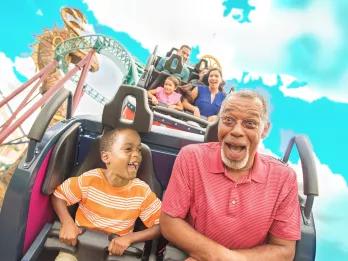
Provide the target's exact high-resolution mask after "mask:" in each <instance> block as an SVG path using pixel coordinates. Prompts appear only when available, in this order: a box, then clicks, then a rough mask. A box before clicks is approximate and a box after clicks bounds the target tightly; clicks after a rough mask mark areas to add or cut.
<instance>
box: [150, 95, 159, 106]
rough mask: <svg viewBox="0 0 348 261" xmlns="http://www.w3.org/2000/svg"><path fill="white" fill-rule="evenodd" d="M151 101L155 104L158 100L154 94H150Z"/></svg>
mask: <svg viewBox="0 0 348 261" xmlns="http://www.w3.org/2000/svg"><path fill="white" fill-rule="evenodd" d="M151 101H152V103H153V104H154V105H157V104H158V100H157V98H156V97H155V96H152V98H151Z"/></svg>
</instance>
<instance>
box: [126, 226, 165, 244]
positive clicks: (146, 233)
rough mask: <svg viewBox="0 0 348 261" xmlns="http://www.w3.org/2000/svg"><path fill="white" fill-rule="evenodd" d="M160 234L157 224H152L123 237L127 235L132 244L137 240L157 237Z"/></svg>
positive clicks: (141, 240)
mask: <svg viewBox="0 0 348 261" xmlns="http://www.w3.org/2000/svg"><path fill="white" fill-rule="evenodd" d="M160 235H161V232H160V227H159V225H158V224H157V225H154V226H153V227H150V228H146V229H144V230H141V231H137V232H132V233H129V234H127V235H125V236H124V237H128V238H129V240H130V241H131V244H133V243H137V242H144V241H147V240H152V239H155V238H157V237H159V236H160Z"/></svg>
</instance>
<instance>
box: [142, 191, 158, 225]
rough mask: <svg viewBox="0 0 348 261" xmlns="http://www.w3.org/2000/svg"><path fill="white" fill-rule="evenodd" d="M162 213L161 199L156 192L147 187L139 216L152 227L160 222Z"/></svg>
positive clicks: (145, 223)
mask: <svg viewBox="0 0 348 261" xmlns="http://www.w3.org/2000/svg"><path fill="white" fill-rule="evenodd" d="M160 214H161V201H160V200H159V199H158V198H157V196H156V194H155V193H153V192H152V191H151V189H150V188H149V187H147V189H146V192H145V197H144V201H143V203H142V205H141V209H140V216H139V217H140V219H141V221H142V222H143V223H144V225H145V226H146V227H152V226H154V225H157V224H159V217H160Z"/></svg>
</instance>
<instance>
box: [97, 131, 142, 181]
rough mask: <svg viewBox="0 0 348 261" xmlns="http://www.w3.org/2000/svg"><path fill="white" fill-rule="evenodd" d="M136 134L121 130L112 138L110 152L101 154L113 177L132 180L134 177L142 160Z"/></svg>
mask: <svg viewBox="0 0 348 261" xmlns="http://www.w3.org/2000/svg"><path fill="white" fill-rule="evenodd" d="M140 142H141V141H140V137H139V135H138V133H136V132H135V131H133V130H123V131H121V132H120V133H119V134H118V135H116V137H115V138H114V141H113V144H112V147H111V151H106V152H102V154H104V155H102V159H103V161H104V162H105V163H106V166H107V169H108V170H109V171H110V172H111V173H112V175H113V176H114V177H117V178H118V179H123V180H132V179H134V178H135V177H136V175H137V171H138V169H139V167H140V163H141V160H142V156H141V143H140Z"/></svg>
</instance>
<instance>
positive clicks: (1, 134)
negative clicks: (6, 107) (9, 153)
mask: <svg viewBox="0 0 348 261" xmlns="http://www.w3.org/2000/svg"><path fill="white" fill-rule="evenodd" d="M94 53H95V50H94V49H92V50H91V51H89V52H88V54H87V55H86V56H85V57H84V58H83V59H82V60H81V61H80V62H79V63H77V64H76V65H75V67H74V68H73V69H71V70H70V71H68V73H67V74H66V75H64V76H63V77H62V78H61V79H60V80H59V81H58V82H57V83H56V84H55V85H54V86H52V87H51V88H50V89H48V90H47V92H45V94H44V95H43V96H42V97H41V98H40V99H39V100H38V101H37V102H35V103H34V104H33V105H32V106H31V107H30V108H29V109H28V110H27V111H26V112H25V113H24V114H23V115H22V116H21V117H20V118H19V119H17V120H16V121H15V122H14V123H13V124H11V125H9V126H7V127H6V128H3V129H1V131H0V143H2V142H3V141H4V140H5V139H6V138H7V137H8V136H9V135H10V134H11V133H12V132H13V131H14V130H15V129H16V128H18V127H19V126H20V125H21V124H22V123H23V122H24V121H25V120H26V119H27V118H28V117H29V116H30V115H31V114H32V113H33V112H34V111H36V110H37V109H38V108H39V107H41V106H42V105H44V104H45V103H46V102H47V101H48V100H49V99H50V98H51V97H52V96H53V95H54V94H55V93H56V92H57V91H58V90H59V89H60V88H61V87H62V86H63V85H64V83H65V82H66V81H68V80H69V79H70V78H71V77H72V76H73V75H74V74H75V73H76V72H77V71H79V70H81V69H83V70H84V69H85V67H86V68H89V67H90V65H91V59H92V57H93V55H94ZM45 68H46V67H45ZM45 68H44V69H43V70H45ZM43 70H42V71H43ZM46 70H48V69H46ZM87 71H88V70H87ZM87 71H86V72H85V73H82V74H81V75H80V80H79V83H78V85H80V86H83V83H84V80H85V78H86V74H87ZM40 72H41V71H40ZM40 72H39V73H38V74H37V75H35V76H34V77H36V79H38V78H39V77H40V76H41V75H42V74H43V73H41V74H40ZM34 77H33V78H34ZM81 77H82V79H83V80H81ZM33 78H32V79H31V80H30V82H31V83H32V82H34V80H33ZM24 85H25V86H26V87H27V86H28V85H30V84H28V83H25V84H23V85H22V86H21V87H20V88H23V86H24ZM80 88H82V87H80ZM21 91H22V90H21ZM21 91H19V92H18V91H17V94H18V93H20V92H21ZM75 95H76V93H75V94H74V98H75ZM81 95H82V94H80V95H79V96H76V98H75V104H74V103H73V108H76V106H77V104H76V102H78V101H79V100H80V98H81ZM11 96H12V94H11ZM13 97H14V96H13ZM5 99H6V98H5ZM7 102H8V101H7ZM7 102H3V103H4V104H6V103H7ZM0 108H1V106H0Z"/></svg>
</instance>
